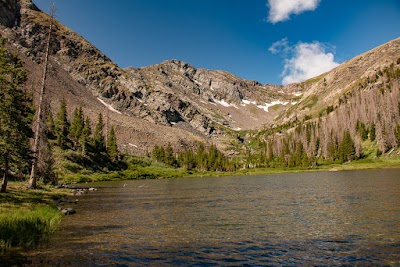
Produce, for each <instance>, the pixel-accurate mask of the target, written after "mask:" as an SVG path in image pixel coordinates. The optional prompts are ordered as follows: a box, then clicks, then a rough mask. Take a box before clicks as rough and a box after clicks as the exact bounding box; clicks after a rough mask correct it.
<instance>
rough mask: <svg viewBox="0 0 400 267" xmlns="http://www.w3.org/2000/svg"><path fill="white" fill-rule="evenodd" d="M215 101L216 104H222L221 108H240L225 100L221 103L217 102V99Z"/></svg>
mask: <svg viewBox="0 0 400 267" xmlns="http://www.w3.org/2000/svg"><path fill="white" fill-rule="evenodd" d="M213 100H214V102H215V103H217V104H220V105H221V106H224V107H227V108H229V107H234V108H238V107H237V106H236V105H235V104H230V103H228V102H226V101H225V100H224V99H221V101H219V100H216V99H213Z"/></svg>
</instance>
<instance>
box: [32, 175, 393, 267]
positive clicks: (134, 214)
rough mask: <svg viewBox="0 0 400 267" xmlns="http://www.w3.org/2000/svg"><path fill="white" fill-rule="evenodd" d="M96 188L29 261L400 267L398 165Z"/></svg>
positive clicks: (53, 263) (56, 263) (112, 184)
mask: <svg viewBox="0 0 400 267" xmlns="http://www.w3.org/2000/svg"><path fill="white" fill-rule="evenodd" d="M95 186H96V187H98V189H99V190H98V191H96V192H90V193H88V194H86V195H84V196H82V197H79V203H78V204H77V205H75V206H74V205H73V206H72V207H74V208H76V210H77V214H75V215H72V216H68V217H66V218H65V219H64V220H63V222H62V224H61V227H60V228H61V229H60V231H59V232H58V233H57V234H56V235H55V236H54V237H53V238H51V240H50V241H49V243H48V244H46V245H44V246H42V247H40V248H38V249H37V250H35V251H34V252H31V253H29V254H27V255H24V259H25V263H27V264H28V265H29V264H31V265H51V266H64V265H78V266H79V265H83V266H143V265H151V266H160V265H161V266H188V265H189V266H221V265H224V266H238V265H247V266H260V265H263V266H265V265H272V266H281V265H282V266H326V265H334V266H338V265H347V266H382V265H388V266H399V265H400V170H398V169H397V170H396V169H392V170H365V171H343V172H315V173H295V174H294V173H293V174H276V175H257V176H242V177H214V178H209V177H207V178H204V177H203V178H185V179H170V180H138V181H121V182H107V183H98V184H95Z"/></svg>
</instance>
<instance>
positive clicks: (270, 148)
mask: <svg viewBox="0 0 400 267" xmlns="http://www.w3.org/2000/svg"><path fill="white" fill-rule="evenodd" d="M399 84H400V58H399V59H397V61H395V62H392V63H390V64H389V66H386V67H382V68H380V69H378V70H377V71H376V74H374V75H373V76H369V77H366V78H363V79H360V80H359V82H358V83H357V84H356V85H354V86H353V87H352V88H351V90H348V91H347V92H346V93H345V94H344V95H342V96H340V98H339V101H338V105H336V106H327V107H326V108H325V109H324V110H321V112H320V113H319V114H318V115H317V116H316V117H313V116H311V115H306V116H304V117H303V118H302V119H301V120H298V119H295V120H294V121H291V122H289V123H285V124H281V125H275V126H273V127H269V128H266V129H264V130H262V131H260V132H258V134H257V135H256V136H254V137H253V140H252V142H256V143H257V145H255V146H254V149H255V150H256V151H257V155H250V156H249V161H250V162H252V163H253V164H255V165H265V166H288V167H295V166H302V167H309V166H313V165H316V164H317V163H318V162H321V161H325V162H335V161H336V162H347V161H351V160H356V159H360V158H363V157H365V156H367V155H370V154H371V153H373V154H374V155H375V156H380V155H382V154H386V155H390V154H391V153H393V151H394V150H395V149H397V148H399V146H400V92H399V90H400V86H399ZM254 140H256V141H254Z"/></svg>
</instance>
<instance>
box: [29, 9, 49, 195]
mask: <svg viewBox="0 0 400 267" xmlns="http://www.w3.org/2000/svg"><path fill="white" fill-rule="evenodd" d="M54 10H55V9H54V2H53V5H52V8H51V20H50V27H49V34H48V39H47V48H46V54H45V61H44V69H43V78H42V87H41V90H40V95H39V108H38V112H37V118H36V131H35V140H34V145H33V161H32V168H31V174H30V177H29V184H28V188H36V180H37V179H36V178H37V177H36V174H37V167H38V158H39V152H40V151H39V139H40V137H41V135H43V127H42V124H43V118H42V117H43V116H42V110H43V103H44V101H43V96H44V91H45V87H46V76H47V66H48V61H49V51H50V39H51V31H52V27H53V17H54Z"/></svg>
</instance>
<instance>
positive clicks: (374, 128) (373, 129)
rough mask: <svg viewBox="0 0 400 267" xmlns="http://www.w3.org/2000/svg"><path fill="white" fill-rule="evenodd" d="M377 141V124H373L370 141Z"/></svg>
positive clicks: (370, 130) (370, 129)
mask: <svg viewBox="0 0 400 267" xmlns="http://www.w3.org/2000/svg"><path fill="white" fill-rule="evenodd" d="M375 139H376V126H375V123H372V124H371V126H370V128H369V140H371V141H375Z"/></svg>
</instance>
